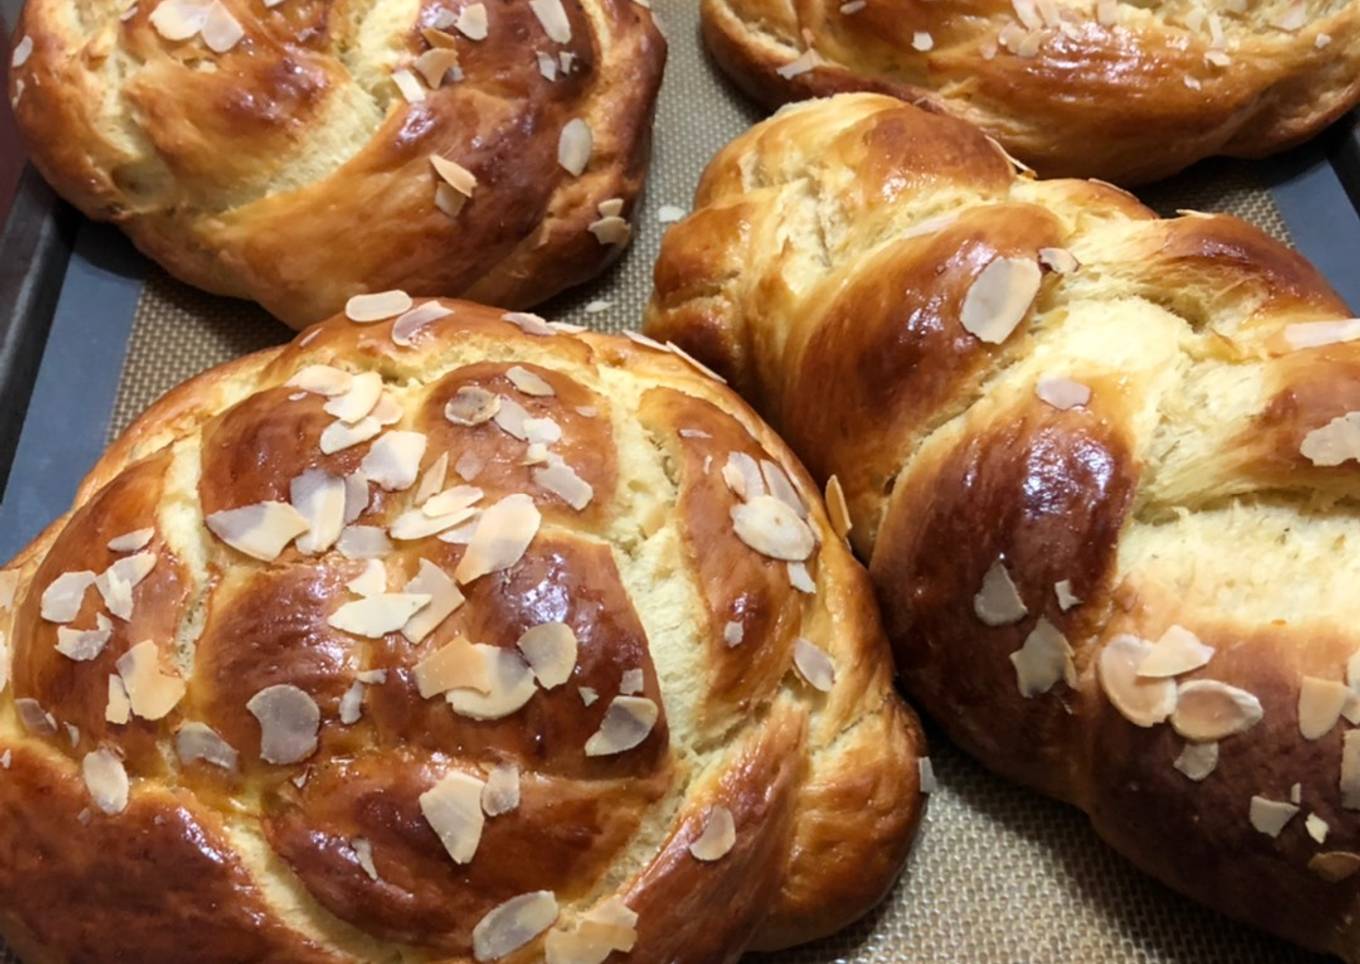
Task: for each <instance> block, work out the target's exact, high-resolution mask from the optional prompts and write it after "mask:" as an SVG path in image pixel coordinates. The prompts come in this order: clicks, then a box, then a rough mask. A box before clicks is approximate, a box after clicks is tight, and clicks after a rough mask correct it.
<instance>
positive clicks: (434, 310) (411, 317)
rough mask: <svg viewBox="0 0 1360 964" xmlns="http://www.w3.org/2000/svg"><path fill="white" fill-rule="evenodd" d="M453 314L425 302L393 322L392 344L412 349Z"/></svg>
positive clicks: (438, 305)
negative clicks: (422, 335)
mask: <svg viewBox="0 0 1360 964" xmlns="http://www.w3.org/2000/svg"><path fill="white" fill-rule="evenodd" d="M427 53H434V51H432V50H431V51H427ZM451 314H453V309H452V308H446V307H444V306H443V305H441V304H440V303H439V302H437V301H423V302H421V303H420V304H419V305H417V306H416V307H414V308H412V309H411V310H410V311H407V312H403V313H402V314H401V315H399V316H398V317H397V320H396V321H394V322H392V342H393V343H394V344H397V345H400V346H401V347H403V348H411V347H413V346H414V345H415V337H416V335H418V334H419V333H420V332H421V331H423V330H424V329H425V328H426V327H428V326H429V325H431V324H433V323H434V322H436V321H438V320H439V319H440V318H447V317H448V316H449V315H451Z"/></svg>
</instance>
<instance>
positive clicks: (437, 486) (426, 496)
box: [411, 452, 449, 515]
mask: <svg viewBox="0 0 1360 964" xmlns="http://www.w3.org/2000/svg"><path fill="white" fill-rule="evenodd" d="M448 475H449V453H448V452H443V453H441V454H440V456H439V458H437V459H435V460H434V461H433V462H431V463H430V466H429V468H427V469H426V470H425V471H424V472H423V473H422V474H421V476H420V482H419V483H418V484H417V485H416V494H415V495H414V496H412V497H411V501H412V502H414V503H415V504H416V505H418V506H422V507H423V506H424V505H425V503H426V502H428V501H429V500H430V499H431V498H433V497H434V496H435V495H438V494H439V492H440V491H442V490H443V488H444V483H445V481H446V480H447V479H448ZM439 514H440V513H439V512H438V511H435V512H427V513H426V515H439Z"/></svg>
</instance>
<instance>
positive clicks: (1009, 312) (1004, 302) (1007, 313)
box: [959, 258, 1043, 345]
mask: <svg viewBox="0 0 1360 964" xmlns="http://www.w3.org/2000/svg"><path fill="white" fill-rule="evenodd" d="M1042 280H1043V272H1041V271H1040V270H1039V265H1038V263H1037V262H1036V261H1034V260H1033V259H1031V258H996V259H994V260H993V261H992V262H991V263H989V264H988V265H987V267H985V268H983V269H982V271H981V272H980V273H979V274H978V276H977V278H975V279H974V280H973V284H972V285H971V286H970V287H969V289H968V293H967V294H966V295H964V298H963V306H962V308H961V309H960V312H959V321H960V323H961V324H962V325H963V327H964V330H965V331H967V332H969V333H970V334H972V335H975V336H976V337H977V338H978V340H980V341H984V342H987V343H988V344H992V345H999V344H1000V343H1001V342H1003V341H1005V340H1006V339H1007V338H1009V337H1010V335H1011V332H1013V331H1015V329H1016V327H1017V326H1018V325H1019V324H1020V322H1021V321H1023V320H1024V318H1025V315H1027V314H1028V313H1029V309H1030V306H1031V305H1032V304H1034V299H1035V297H1036V296H1037V295H1038V294H1039V285H1040V283H1041V282H1042Z"/></svg>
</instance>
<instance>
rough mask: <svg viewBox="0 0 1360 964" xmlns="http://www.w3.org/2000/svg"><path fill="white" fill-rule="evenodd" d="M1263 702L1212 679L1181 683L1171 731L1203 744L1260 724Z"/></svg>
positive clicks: (1244, 691)
mask: <svg viewBox="0 0 1360 964" xmlns="http://www.w3.org/2000/svg"><path fill="white" fill-rule="evenodd" d="M1263 714H1264V711H1263V710H1262V709H1261V702H1260V700H1258V699H1257V698H1256V697H1255V696H1253V695H1252V694H1250V693H1248V692H1247V691H1246V690H1243V689H1239V688H1237V687H1236V686H1229V685H1228V684H1227V683H1223V682H1220V681H1218V680H1212V679H1197V680H1191V681H1190V682H1188V683H1182V684H1181V686H1180V688H1179V691H1178V693H1177V696H1176V702H1175V709H1174V711H1173V712H1172V713H1171V728H1172V729H1174V730H1175V731H1176V732H1177V733H1178V734H1180V735H1181V736H1183V737H1185V738H1186V739H1187V740H1194V741H1195V742H1197V743H1204V742H1208V741H1210V740H1221V739H1223V738H1224V737H1228V736H1232V735H1233V734H1235V733H1241V732H1243V731H1245V730H1249V729H1251V728H1252V727H1253V726H1255V725H1256V724H1257V723H1259V722H1260V721H1261V717H1262V715H1263Z"/></svg>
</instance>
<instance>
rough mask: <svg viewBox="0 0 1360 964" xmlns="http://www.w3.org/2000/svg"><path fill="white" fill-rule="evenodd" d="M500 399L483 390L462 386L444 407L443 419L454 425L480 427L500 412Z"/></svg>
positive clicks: (474, 386)
mask: <svg viewBox="0 0 1360 964" xmlns="http://www.w3.org/2000/svg"><path fill="white" fill-rule="evenodd" d="M500 408H501V398H500V396H499V395H493V394H491V392H488V391H487V390H486V389H485V388H478V387H477V386H476V385H464V386H463V387H462V388H460V389H458V391H457V392H455V393H454V396H453V398H451V399H449V402H448V404H447V405H445V406H444V417H445V418H446V419H448V420H449V421H450V422H452V423H453V424H454V425H481V424H482V423H483V422H487V421H490V420H491V419H492V418H494V417H495V415H496V413H497V412H499V411H500Z"/></svg>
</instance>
